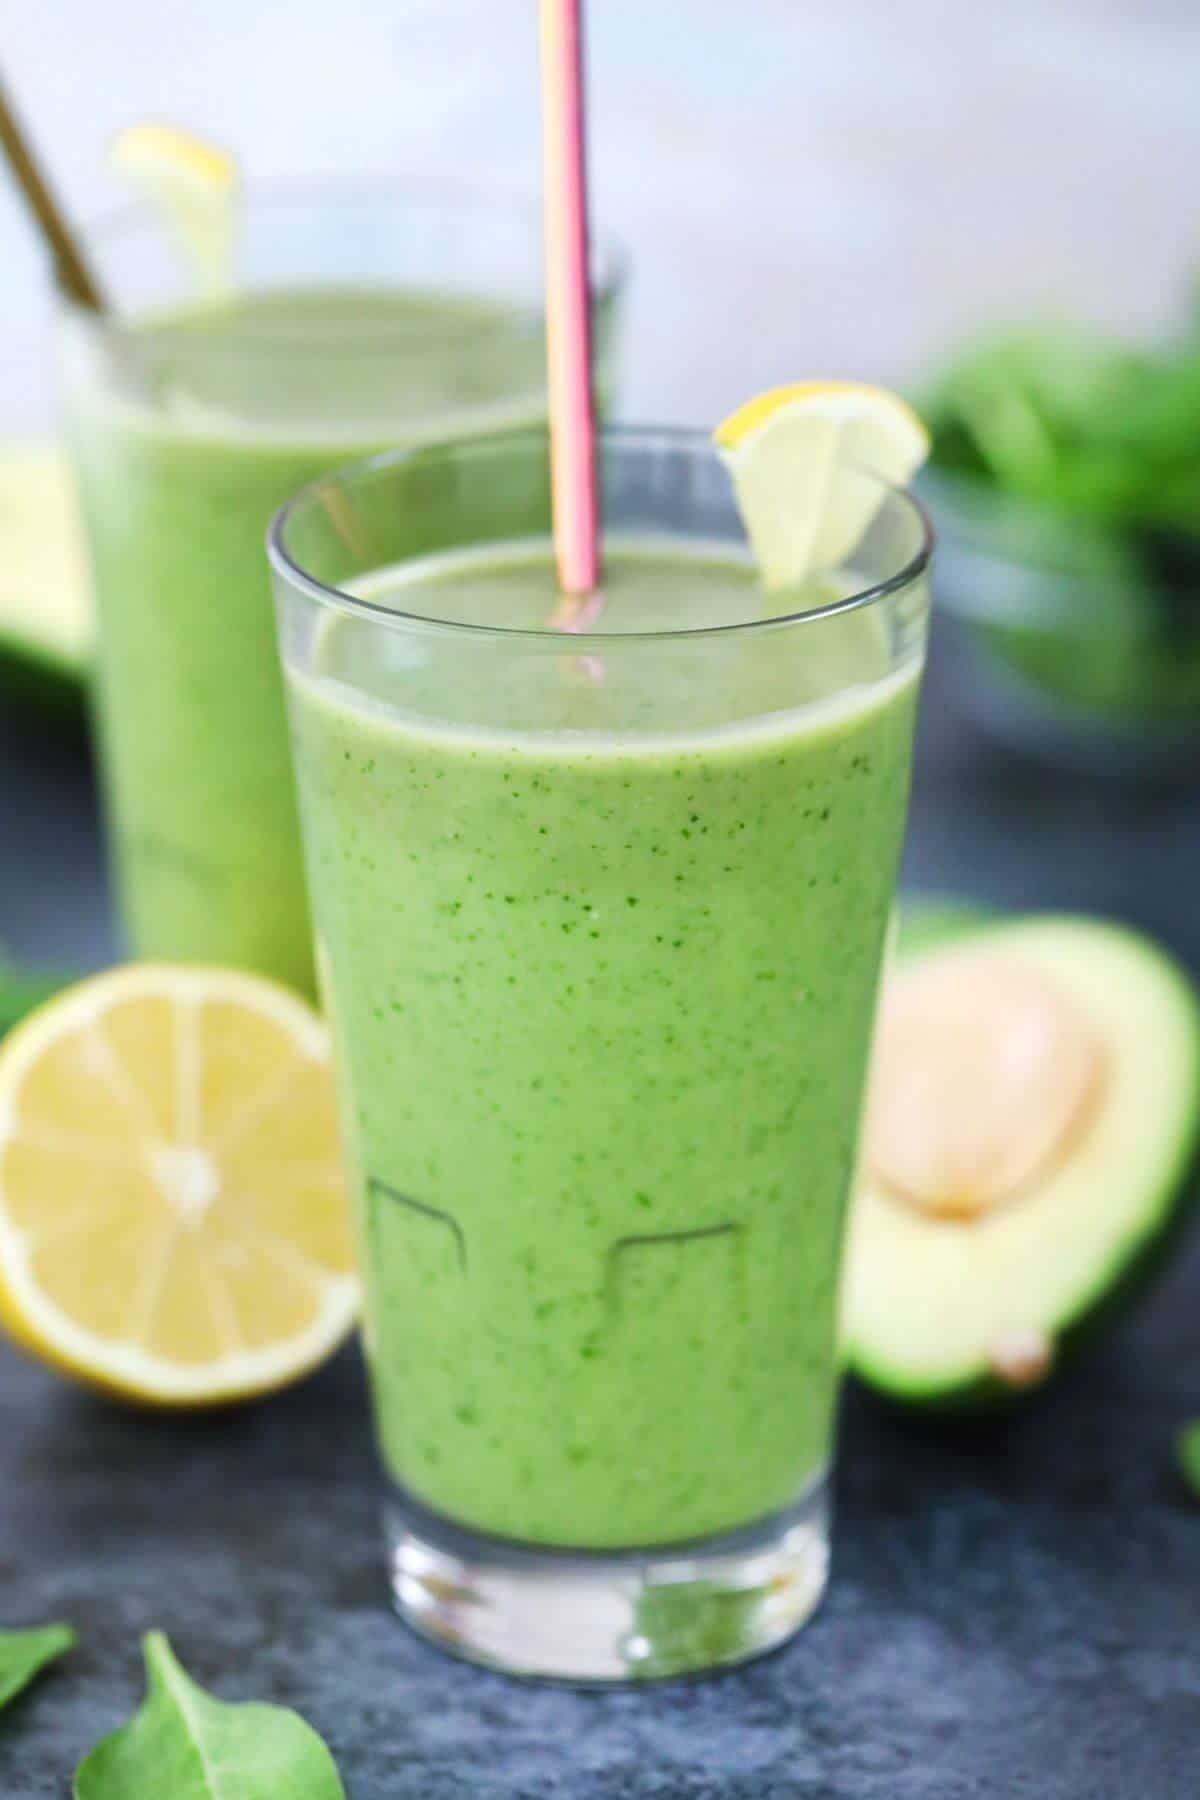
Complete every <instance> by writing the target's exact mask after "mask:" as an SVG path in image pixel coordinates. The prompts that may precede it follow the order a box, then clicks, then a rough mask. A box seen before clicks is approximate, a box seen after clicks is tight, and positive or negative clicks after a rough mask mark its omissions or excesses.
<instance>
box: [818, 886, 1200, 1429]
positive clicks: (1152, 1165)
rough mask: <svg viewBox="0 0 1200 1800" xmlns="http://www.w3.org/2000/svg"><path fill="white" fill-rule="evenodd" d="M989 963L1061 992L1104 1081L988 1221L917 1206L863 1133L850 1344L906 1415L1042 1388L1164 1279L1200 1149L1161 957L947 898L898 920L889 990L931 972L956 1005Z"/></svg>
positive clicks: (1116, 935) (1173, 998)
mask: <svg viewBox="0 0 1200 1800" xmlns="http://www.w3.org/2000/svg"><path fill="white" fill-rule="evenodd" d="M983 957H986V958H987V960H988V963H989V965H990V967H991V968H992V970H993V971H997V970H999V971H1001V973H1003V972H1004V971H1008V970H1011V971H1012V972H1013V980H1014V985H1015V984H1016V983H1017V982H1018V981H1021V980H1029V981H1033V982H1038V981H1043V982H1044V983H1045V985H1046V988H1047V990H1049V989H1050V988H1051V986H1052V988H1053V991H1054V993H1055V994H1056V995H1057V996H1059V997H1061V1000H1062V1002H1063V1004H1064V1005H1066V1006H1067V1007H1069V1008H1070V1009H1071V1013H1072V1016H1073V1017H1074V1018H1075V1020H1077V1021H1078V1022H1079V1024H1080V1025H1081V1026H1082V1027H1083V1028H1084V1029H1085V1030H1086V1032H1087V1033H1088V1035H1089V1040H1090V1042H1091V1043H1093V1044H1094V1045H1095V1046H1096V1050H1097V1056H1098V1062H1099V1066H1100V1067H1101V1068H1102V1079H1101V1080H1099V1081H1098V1083H1097V1091H1096V1093H1095V1095H1094V1096H1093V1098H1092V1100H1091V1103H1090V1104H1089V1105H1088V1107H1087V1108H1086V1110H1085V1111H1084V1113H1083V1114H1081V1117H1080V1120H1079V1121H1078V1122H1077V1124H1076V1126H1075V1127H1074V1128H1073V1129H1072V1131H1071V1132H1070V1133H1069V1134H1068V1135H1067V1136H1066V1137H1065V1139H1064V1141H1063V1143H1062V1144H1061V1145H1060V1146H1059V1147H1058V1150H1057V1153H1056V1154H1055V1155H1053V1156H1052V1157H1049V1158H1048V1159H1047V1160H1046V1162H1045V1163H1044V1165H1043V1166H1041V1167H1039V1168H1037V1169H1036V1170H1035V1171H1034V1172H1033V1174H1032V1175H1031V1176H1030V1178H1029V1179H1028V1180H1027V1181H1026V1182H1024V1183H1023V1184H1021V1185H1020V1186H1019V1187H1017V1188H1016V1190H1015V1191H1014V1192H1013V1193H1012V1194H1011V1195H1007V1196H1004V1197H1002V1198H1001V1199H999V1200H998V1201H996V1202H994V1203H992V1204H990V1205H988V1206H987V1207H986V1208H985V1209H984V1210H981V1211H977V1212H967V1211H964V1212H960V1213H958V1214H953V1213H951V1214H944V1213H938V1212H936V1211H930V1210H927V1209H926V1208H925V1207H924V1206H922V1205H916V1204H913V1203H912V1202H911V1199H910V1197H908V1196H906V1195H905V1194H904V1193H903V1192H901V1191H899V1190H898V1189H897V1188H896V1187H895V1186H894V1185H892V1184H890V1183H889V1180H888V1179H887V1176H886V1173H885V1172H884V1171H883V1170H882V1169H881V1167H879V1166H878V1165H877V1166H875V1167H873V1166H872V1157H871V1153H870V1144H871V1134H870V1128H869V1124H868V1128H867V1130H866V1131H865V1132H864V1154H863V1167H862V1171H861V1174H860V1178H859V1185H858V1191H857V1195H856V1199H855V1204H854V1209H853V1213H852V1219H851V1228H850V1237H849V1243H848V1248H847V1264H846V1274H845V1287H844V1295H843V1337H844V1344H845V1349H846V1357H847V1362H848V1365H849V1367H850V1369H851V1370H852V1371H853V1372H854V1373H855V1374H856V1375H858V1376H859V1377H860V1378H861V1379H862V1380H863V1381H865V1382H867V1383H868V1384H869V1385H870V1386H871V1387H873V1388H876V1389H877V1390H879V1391H880V1392H882V1393H884V1394H886V1395H888V1396H891V1397H893V1398H895V1399H897V1400H901V1401H904V1402H906V1403H908V1404H911V1405H924V1406H929V1407H941V1408H958V1409H967V1408H971V1407H977V1406H978V1407H983V1406H988V1405H994V1404H995V1403H996V1402H997V1401H1000V1400H1003V1399H1006V1398H1011V1397H1012V1396H1013V1395H1015V1394H1017V1393H1019V1392H1022V1391H1026V1390H1028V1389H1030V1388H1034V1387H1037V1386H1039V1385H1040V1384H1041V1383H1042V1382H1043V1381H1044V1380H1045V1379H1046V1378H1047V1377H1048V1376H1049V1375H1050V1374H1051V1372H1052V1371H1053V1369H1054V1368H1055V1367H1056V1366H1058V1364H1059V1363H1060V1362H1061V1360H1062V1358H1063V1356H1064V1354H1065V1353H1067V1352H1068V1351H1069V1349H1070V1348H1071V1346H1072V1345H1073V1343H1074V1341H1075V1340H1076V1339H1077V1338H1078V1337H1079V1336H1080V1335H1081V1334H1083V1333H1084V1332H1085V1331H1086V1330H1087V1328H1088V1327H1089V1326H1095V1325H1096V1324H1098V1323H1099V1322H1100V1321H1101V1319H1103V1318H1106V1317H1107V1316H1109V1313H1110V1311H1111V1310H1112V1309H1114V1308H1115V1307H1117V1306H1118V1305H1119V1304H1121V1303H1123V1302H1126V1301H1128V1300H1129V1299H1131V1298H1132V1297H1133V1296H1134V1294H1135V1293H1136V1292H1137V1290H1138V1288H1139V1286H1140V1285H1141V1283H1142V1282H1143V1281H1144V1279H1145V1278H1146V1276H1147V1275H1148V1274H1150V1273H1151V1272H1152V1271H1153V1269H1154V1268H1156V1267H1157V1266H1158V1263H1159V1261H1160V1259H1161V1257H1162V1255H1163V1252H1164V1250H1165V1248H1166V1246H1167V1243H1168V1241H1169V1239H1170V1236H1171V1229H1172V1227H1173V1226H1175V1225H1177V1224H1178V1223H1179V1221H1180V1220H1181V1219H1182V1217H1183V1215H1184V1213H1185V1212H1186V1210H1187V1209H1186V1206H1185V1200H1186V1199H1187V1197H1188V1186H1189V1176H1190V1175H1191V1173H1192V1170H1193V1165H1194V1161H1195V1157H1196V1151H1197V1145H1198V1142H1200V1004H1198V1002H1197V996H1196V992H1195V990H1194V988H1193V986H1192V984H1191V982H1190V981H1189V979H1188V977H1187V975H1186V974H1185V973H1184V971H1183V970H1182V969H1181V968H1179V967H1178V965H1177V964H1175V963H1174V962H1173V961H1172V960H1171V959H1170V958H1169V957H1168V956H1166V955H1165V954H1164V953H1163V952H1162V951H1161V950H1159V949H1158V948H1156V947H1155V946H1154V945H1153V944H1150V943H1148V942H1147V941H1146V940H1145V939H1144V938H1142V937H1140V936H1138V935H1137V934H1136V933H1134V932H1132V931H1129V930H1126V929H1124V928H1122V927H1120V926H1117V925H1112V924H1107V923H1103V922H1101V921H1098V920H1093V919H1086V918H1075V917H1067V916H1062V917H1060V916H1028V917H1022V918H1014V919H1003V918H1000V917H998V916H995V915H988V914H986V913H982V912H980V911H979V910H977V909H974V908H971V907H969V906H963V905H958V904H956V903H953V902H938V903H935V904H931V905H930V906H928V907H916V908H912V909H910V910H909V913H908V916H907V917H906V918H904V919H903V921H902V924H901V929H900V932H899V935H898V940H897V948H896V954H895V960H894V964H893V976H894V977H897V978H907V977H909V976H916V977H918V978H919V977H920V976H921V975H922V974H924V975H925V976H930V975H932V976H934V977H935V979H936V980H937V981H939V982H940V984H941V988H942V991H943V992H945V991H946V988H947V984H948V983H951V982H953V981H956V980H961V979H962V978H963V977H966V978H967V979H968V980H970V979H971V978H972V977H971V967H972V963H974V965H975V967H976V969H978V967H979V966H980V959H981V958H983ZM910 992H911V993H913V994H919V993H920V992H921V988H920V986H919V985H918V982H914V983H913V984H912V986H911V989H910ZM961 1010H962V1009H960V1011H961ZM966 1010H967V1012H968V1015H969V1008H968V1009H966ZM988 1028H989V1020H988V1018H987V1017H986V1016H984V1017H981V1018H980V1021H979V1029H980V1030H982V1031H985V1030H987V1029H988ZM971 1029H973V1026H972V1027H971ZM877 1048H878V1047H877ZM880 1073H881V1068H880V1066H879V1063H878V1058H877V1068H876V1079H877V1080H878V1078H879V1076H880ZM868 1117H869V1118H870V1114H869V1115H868Z"/></svg>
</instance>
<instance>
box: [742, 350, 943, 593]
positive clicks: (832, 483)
mask: <svg viewBox="0 0 1200 1800" xmlns="http://www.w3.org/2000/svg"><path fill="white" fill-rule="evenodd" d="M713 436H714V439H715V441H716V443H717V446H718V448H719V449H720V450H721V452H722V454H723V455H724V458H725V461H726V463H727V465H728V467H729V471H730V474H731V475H732V477H733V482H734V486H735V488H736V490H737V497H738V504H739V506H740V508H741V512H742V518H743V521H744V523H745V526H746V531H747V534H748V535H749V538H750V543H751V546H752V548H753V550H754V554H755V558H756V560H757V562H758V565H759V568H760V570H761V571H762V578H763V585H764V586H765V587H768V588H781V587H792V586H794V585H795V584H796V583H798V582H801V581H803V580H804V578H805V576H807V575H809V574H811V573H812V572H813V571H815V570H819V569H832V568H836V567H838V565H839V564H843V563H845V562H846V560H847V559H848V558H850V557H852V556H853V553H854V551H855V549H856V548H857V546H858V545H859V543H861V541H862V539H863V537H864V536H865V534H866V532H867V530H868V529H869V527H870V524H871V521H872V520H873V519H874V517H875V514H876V512H877V511H878V510H879V507H880V505H881V504H882V502H883V497H884V492H885V487H884V486H883V485H881V482H882V483H883V484H895V485H901V486H902V485H903V484H904V483H905V482H906V481H908V480H909V479H910V477H911V476H912V475H913V473H914V472H915V471H916V470H917V469H918V468H919V467H920V465H921V464H922V463H923V462H924V460H925V458H926V457H927V456H928V454H929V434H928V432H927V431H926V429H925V427H924V425H922V423H921V421H920V419H919V418H918V417H917V415H916V413H915V412H914V411H913V410H912V408H911V407H910V406H908V405H907V404H906V402H905V401H903V400H901V399H900V398H899V397H898V396H897V395H896V394H891V393H889V392H888V391H887V390H886V388H877V387H869V386H867V385H866V384H864V383H861V382H855V381H798V382H794V383H793V384H792V385H791V386H789V387H778V388H771V389H769V390H768V391H767V392H766V393H765V394H759V395H757V396H756V397H755V398H754V399H753V400H748V401H747V402H746V404H745V405H744V406H740V407H739V408H738V410H737V411H736V412H735V413H732V414H731V415H730V417H729V418H728V419H726V420H725V422H724V424H722V425H719V426H718V427H717V429H716V431H715V432H714V433H713Z"/></svg>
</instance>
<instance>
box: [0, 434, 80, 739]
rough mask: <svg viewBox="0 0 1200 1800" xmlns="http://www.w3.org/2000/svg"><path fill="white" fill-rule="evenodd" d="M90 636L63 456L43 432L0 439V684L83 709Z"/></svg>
mask: <svg viewBox="0 0 1200 1800" xmlns="http://www.w3.org/2000/svg"><path fill="white" fill-rule="evenodd" d="M94 640H95V624H94V620H93V616H92V601H91V593H90V589H89V585H88V580H87V574H86V570H85V565H84V554H83V547H82V543H81V539H80V531H79V525H78V520H77V517H76V512H75V500H74V495H73V492H72V489H71V481H70V476H69V474H68V471H67V466H66V459H65V457H64V455H63V453H62V451H61V450H60V449H59V448H58V446H57V445H56V444H54V443H53V442H50V441H48V440H41V439H17V440H14V441H11V442H3V443H0V686H2V687H3V689H4V691H5V693H6V694H8V695H10V696H12V697H13V698H14V699H18V700H21V701H24V702H26V703H28V704H31V705H37V706H44V707H46V708H49V709H55V710H62V711H65V712H71V713H73V714H79V715H82V710H83V703H84V698H85V693H86V685H87V680H88V676H89V673H90V670H91V665H92V660H93V655H94Z"/></svg>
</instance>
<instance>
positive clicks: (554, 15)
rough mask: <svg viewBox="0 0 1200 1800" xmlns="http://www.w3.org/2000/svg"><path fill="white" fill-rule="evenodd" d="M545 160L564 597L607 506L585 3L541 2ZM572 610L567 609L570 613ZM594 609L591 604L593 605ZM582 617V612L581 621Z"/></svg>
mask: <svg viewBox="0 0 1200 1800" xmlns="http://www.w3.org/2000/svg"><path fill="white" fill-rule="evenodd" d="M541 7H542V159H543V183H544V209H545V235H546V362H547V372H548V382H549V391H550V460H551V483H552V491H553V498H554V546H555V550H556V553H557V556H558V580H559V586H560V587H561V589H562V591H563V593H564V595H567V596H569V597H584V596H587V595H590V594H591V593H592V591H593V589H594V588H595V587H596V584H597V582H598V580H599V575H600V567H599V548H598V545H599V535H600V502H599V496H598V492H597V485H596V416H595V406H594V402H593V398H592V311H591V294H590V290H589V285H588V203H587V152H586V141H585V128H584V97H583V19H582V13H583V0H541ZM564 610H565V609H562V608H560V614H561V613H562V612H563V611H564ZM588 610H590V609H588ZM558 622H559V623H561V624H564V625H566V628H567V629H568V630H570V629H572V627H573V628H574V629H575V630H576V631H578V630H580V629H581V628H582V620H581V617H580V615H579V612H578V610H577V609H574V613H573V617H572V619H571V622H570V623H568V621H567V619H566V618H565V617H560V618H559V620H558Z"/></svg>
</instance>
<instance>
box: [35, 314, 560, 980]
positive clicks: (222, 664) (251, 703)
mask: <svg viewBox="0 0 1200 1800" xmlns="http://www.w3.org/2000/svg"><path fill="white" fill-rule="evenodd" d="M514 316H515V315H512V314H510V313H509V312H508V311H507V310H506V309H504V308H502V307H500V306H499V305H490V304H485V303H484V302H482V301H473V300H465V299H457V298H453V297H450V296H446V295H441V296H439V295H422V294H419V293H413V292H404V291H400V290H395V291H392V290H387V289H372V288H365V287H364V288H344V289H342V288H337V287H326V286H323V287H319V288H318V287H314V288H311V289H307V290H296V291H287V290H278V291H272V290H264V291H262V292H258V293H253V294H248V295H246V296H245V297H243V298H240V299H238V300H236V301H234V302H232V303H230V304H227V305H224V306H213V305H209V306H205V307H199V306H197V307H194V308H192V309H190V310H186V311H181V312H176V313H173V314H170V315H159V316H157V317H154V318H151V319H147V320H146V321H145V322H143V323H142V324H141V325H139V326H137V327H135V328H131V329H129V330H128V331H125V332H123V333H122V334H121V335H120V336H119V337H116V338H114V340H113V341H111V342H110V341H107V340H104V339H101V340H100V341H99V343H97V342H96V341H94V328H93V327H92V326H91V325H90V324H89V323H88V322H87V321H79V320H74V321H70V322H69V324H68V327H67V331H66V334H65V341H64V351H65V354H64V365H65V370H64V375H65V378H64V388H65V400H66V409H67V421H68V428H69V433H70V437H71V440H72V445H73V449H74V452H75V458H76V464H77V468H78V472H79V477H80V485H81V490H82V499H83V504H84V511H85V516H86V523H87V528H88V536H89V540H90V547H91V555H92V564H93V572H94V578H95V586H96V593H97V600H98V605H99V612H100V620H101V669H100V693H99V722H100V728H101V746H102V752H103V765H104V776H105V786H106V789H107V796H108V813H109V820H110V833H111V838H112V842H113V847H114V860H115V865H116V870H117V875H118V879H119V885H120V890H121V898H122V903H123V913H124V917H125V921H126V926H127V930H128V935H129V938H130V941H131V944H132V947H133V949H134V951H135V953H136V954H137V955H139V956H148V957H163V958H168V959H172V960H187V961H199V962H212V963H219V964H232V965H237V966H241V967H245V968H250V969H256V970H258V971H260V972H261V973H263V974H267V975H273V976H276V977H279V978H280V979H282V980H284V981H287V982H290V983H292V984H293V985H295V986H296V987H299V988H301V989H306V988H311V986H312V962H311V944H310V931H309V922H308V913H307V906H306V900H305V892H304V882H303V874H302V866H301V855H300V844H299V835H298V827H297V821H296V812H295V798H294V789H293V780H292V773H291V767H290V758H289V754H288V744H287V731H286V723H285V716H284V704H283V694H282V687H281V682H280V676H279V665H278V654H277V651H276V646H275V635H274V624H273V618H272V609H271V597H270V586H269V582H268V578H267V571H266V564H265V559H264V555H263V538H264V533H265V531H266V527H267V524H268V522H269V520H270V518H271V515H272V514H273V512H274V511H275V510H276V508H277V507H278V506H280V505H281V504H282V503H283V501H284V500H286V499H287V498H288V497H289V496H290V495H291V494H293V493H294V492H295V491H296V489H297V488H298V487H300V486H302V485H303V484H304V483H306V482H308V481H310V480H312V479H313V478H314V477H315V476H316V475H318V474H319V473H321V472H322V471H323V470H325V469H328V468H330V467H332V466H333V465H334V464H336V463H339V462H343V461H345V460H347V459H348V458H352V457H355V456H358V455H362V454H366V453H368V452H371V451H373V450H375V449H378V448H380V447H382V446H383V445H385V444H388V445H391V444H395V443H398V442H400V443H403V442H405V441H415V440H418V439H420V440H424V439H427V438H431V437H433V438H436V437H439V436H440V437H449V436H454V435H457V434H460V433H466V432H470V431H472V430H476V429H479V430H483V429H489V428H490V429H495V428H496V427H497V426H498V425H510V424H514V423H517V424H519V423H521V422H522V420H536V419H537V418H538V417H539V416H540V415H541V413H542V409H543V402H542V399H541V385H542V356H543V352H542V348H541V344H540V340H539V338H538V334H537V333H536V331H533V330H522V331H514V330H513V329H511V326H512V322H513V317H514Z"/></svg>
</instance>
